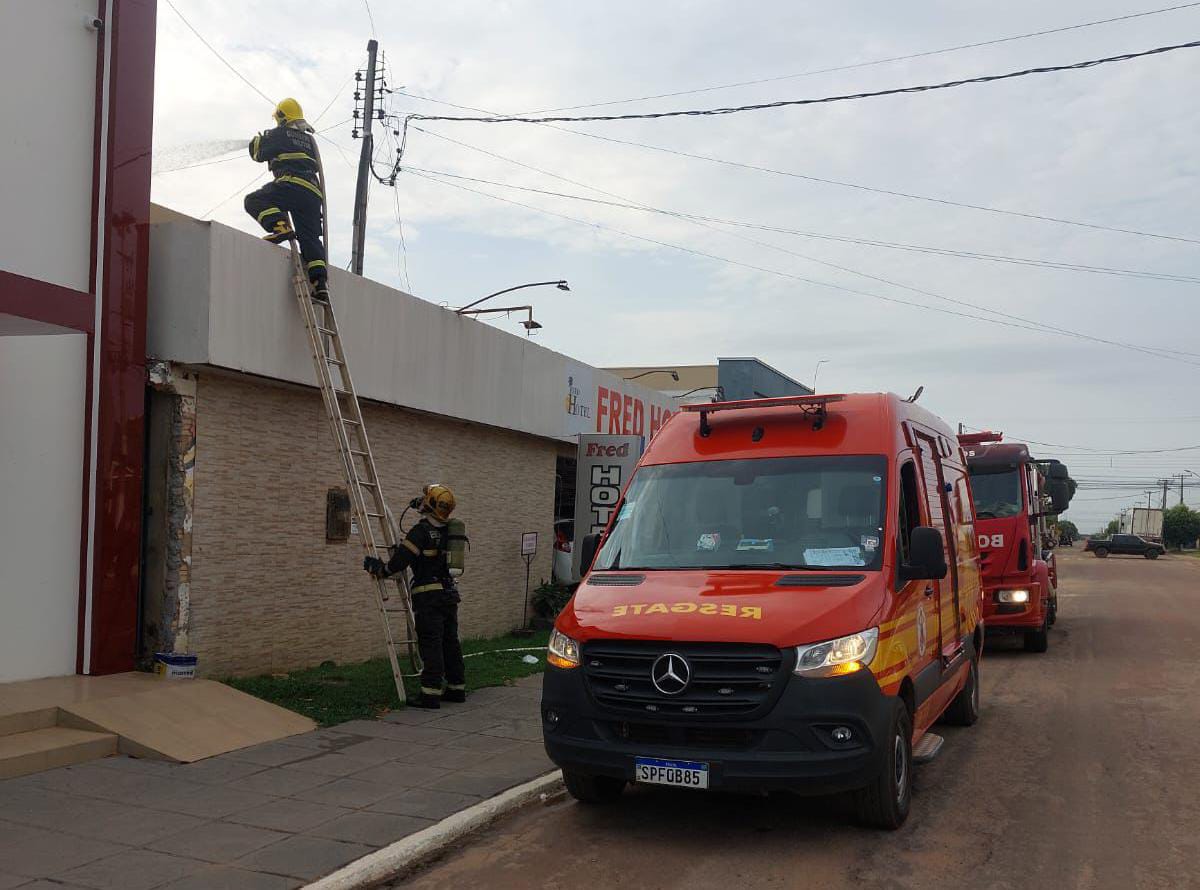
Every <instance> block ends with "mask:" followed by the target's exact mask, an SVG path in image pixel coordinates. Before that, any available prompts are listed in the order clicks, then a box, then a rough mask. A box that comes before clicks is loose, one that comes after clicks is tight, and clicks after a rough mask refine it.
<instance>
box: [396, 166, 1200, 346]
mask: <svg viewBox="0 0 1200 890" xmlns="http://www.w3.org/2000/svg"><path fill="white" fill-rule="evenodd" d="M405 169H406V170H408V171H409V172H412V173H420V174H426V175H428V174H432V175H434V176H446V177H448V178H451V179H457V180H465V181H468V182H475V183H483V184H490V185H498V186H502V187H511V188H520V186H507V185H506V184H505V183H497V182H492V181H490V180H481V179H475V178H473V177H469V176H457V175H455V174H447V173H441V172H440V171H435V170H425V169H422V168H420V167H411V166H410V167H406V168H405ZM434 181H437V180H434ZM525 190H526V191H534V192H539V193H542V194H549V195H554V194H558V193H555V192H546V191H543V190H541V189H525ZM481 194H483V193H481ZM559 196H560V197H569V196H567V195H559ZM490 197H495V196H490ZM583 200H589V199H587V198H584V199H583ZM601 203H608V202H601ZM624 206H627V207H629V208H630V209H634V210H648V211H652V212H661V213H665V214H667V215H669V216H676V215H677V214H674V213H671V212H670V211H664V210H657V209H656V208H650V207H643V206H639V205H624ZM680 218H681V219H685V220H691V221H694V219H692V218H690V217H688V216H687V215H680ZM710 228H711V227H710ZM726 234H730V235H733V236H734V237H737V238H741V239H742V240H745V241H749V242H750V243H751V244H756V245H759V246H760V247H766V248H770V249H772V250H777V251H780V252H782V253H786V254H788V255H790V256H794V257H797V258H799V259H802V260H805V261H807V262H812V263H817V264H818V265H821V266H826V267H827V268H830V269H835V270H837V271H839V272H845V273H847V274H850V275H856V276H859V277H862V278H867V279H869V280H871V281H877V282H879V283H881V284H887V285H890V286H892V287H898V288H901V289H902V290H907V291H911V292H912V293H916V294H921V295H922V296H926V297H932V298H933V299H935V300H942V301H944V302H947V303H953V304H955V305H958V306H964V307H967V308H969V309H975V310H977V311H980V312H986V313H988V314H990V315H995V316H998V317H999V318H1007V319H1010V320H1012V321H1015V322H1021V324H1018V325H1009V327H1020V328H1022V329H1024V330H1029V331H1035V332H1038V333H1053V334H1059V335H1062V336H1067V337H1072V338H1075V339H1080V340H1086V341H1089V342H1093V343H1101V344H1104V345H1106V346H1117V347H1120V348H1123V349H1130V350H1133V351H1136V352H1141V353H1143V354H1145V355H1151V356H1155V357H1157V358H1166V359H1172V360H1175V361H1184V360H1183V359H1175V358H1174V357H1175V356H1176V355H1184V356H1190V357H1193V358H1200V353H1190V352H1183V351H1180V350H1174V349H1166V348H1164V347H1157V346H1142V345H1140V344H1136V343H1127V342H1125V341H1121V340H1109V339H1106V338H1104V337H1096V336H1093V335H1091V334H1085V333H1082V332H1080V331H1074V330H1071V329H1070V328H1061V327H1058V326H1056V325H1050V324H1046V323H1044V322H1039V321H1036V320H1034V319H1030V318H1025V317H1024V316H1020V315H1015V314H1012V313H1009V312H1002V311H1000V310H998V309H991V308H988V307H987V306H980V305H979V304H978V303H970V302H967V301H966V300H958V299H955V298H954V297H947V296H945V295H943V294H939V293H935V292H934V291H930V290H926V289H924V288H919V287H914V286H912V285H908V284H904V283H902V282H899V281H895V280H893V279H890V278H884V277H882V276H879V275H872V274H870V273H868V272H862V271H860V270H858V269H852V268H850V267H849V266H843V265H839V264H838V263H830V262H826V261H825V260H819V259H817V258H816V257H811V256H808V255H806V254H802V253H798V252H797V251H794V250H790V249H788V248H786V247H781V246H779V245H777V244H771V243H769V242H766V241H759V240H757V239H754V238H745V237H744V236H740V235H737V234H736V233H733V232H727V233H726ZM911 305H916V306H921V305H923V304H919V303H914V304H911ZM924 308H930V309H932V308H934V307H928V306H927V307H924ZM971 317H975V316H971ZM982 320H983V321H994V319H982ZM1185 363H1186V364H1191V365H1196V366H1197V367H1200V362H1185Z"/></svg>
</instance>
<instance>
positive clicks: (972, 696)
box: [942, 658, 979, 726]
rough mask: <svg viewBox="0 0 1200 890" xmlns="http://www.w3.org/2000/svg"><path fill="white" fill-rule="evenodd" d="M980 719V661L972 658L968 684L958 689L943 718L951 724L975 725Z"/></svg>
mask: <svg viewBox="0 0 1200 890" xmlns="http://www.w3.org/2000/svg"><path fill="white" fill-rule="evenodd" d="M978 719H979V661H978V659H974V658H972V659H971V670H970V671H969V672H968V674H967V685H965V686H964V687H963V688H962V689H960V690H959V691H958V695H956V696H955V697H954V701H952V702H950V707H948V708H946V712H945V713H944V714H942V720H943V721H945V722H946V723H949V724H950V725H951V726H973V725H974V724H975V721H976V720H978Z"/></svg>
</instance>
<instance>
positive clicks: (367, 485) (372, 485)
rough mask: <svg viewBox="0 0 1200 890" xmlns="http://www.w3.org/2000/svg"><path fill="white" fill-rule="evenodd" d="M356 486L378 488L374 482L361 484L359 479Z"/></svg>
mask: <svg viewBox="0 0 1200 890" xmlns="http://www.w3.org/2000/svg"><path fill="white" fill-rule="evenodd" d="M358 484H359V486H360V487H362V488H378V487H379V486H378V485H376V484H375V483H374V482H363V481H362V480H361V479H360V480H359V482H358Z"/></svg>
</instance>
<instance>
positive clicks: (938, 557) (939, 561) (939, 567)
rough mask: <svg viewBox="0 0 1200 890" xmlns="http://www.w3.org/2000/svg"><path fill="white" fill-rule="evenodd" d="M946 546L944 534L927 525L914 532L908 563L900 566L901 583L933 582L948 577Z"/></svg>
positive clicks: (919, 526) (917, 528)
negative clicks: (943, 538)
mask: <svg viewBox="0 0 1200 890" xmlns="http://www.w3.org/2000/svg"><path fill="white" fill-rule="evenodd" d="M947 571H949V569H948V568H947V566H946V545H945V543H944V542H943V541H942V533H941V532H939V531H938V530H937V529H936V528H930V527H929V526H927V525H918V526H917V527H916V528H914V529H913V530H912V540H911V541H910V542H909V545H908V562H906V563H904V564H903V565H901V566H900V581H901V582H905V581H933V580H937V579H940V578H945V577H946V572H947Z"/></svg>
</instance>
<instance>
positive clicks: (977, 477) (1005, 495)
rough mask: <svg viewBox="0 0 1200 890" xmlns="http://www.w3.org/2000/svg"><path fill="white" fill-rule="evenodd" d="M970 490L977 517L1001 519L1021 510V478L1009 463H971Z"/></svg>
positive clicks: (1014, 514)
mask: <svg viewBox="0 0 1200 890" xmlns="http://www.w3.org/2000/svg"><path fill="white" fill-rule="evenodd" d="M971 491H972V492H973V493H974V495H975V516H976V518H978V519H1003V518H1004V517H1006V516H1016V515H1017V514H1018V513H1020V512H1021V480H1020V476H1019V475H1018V471H1017V468H1016V467H1014V466H1012V465H1010V464H994V465H988V464H983V465H974V464H972V465H971Z"/></svg>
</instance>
